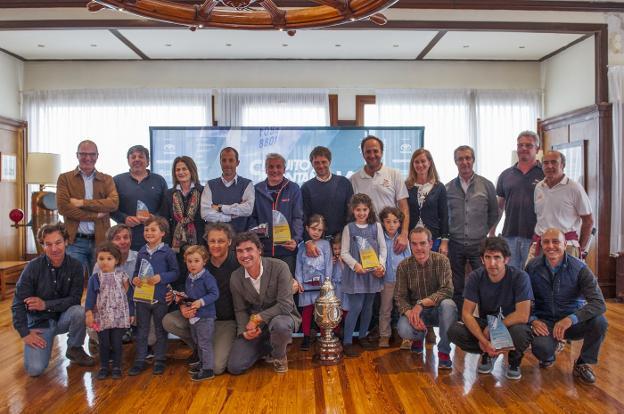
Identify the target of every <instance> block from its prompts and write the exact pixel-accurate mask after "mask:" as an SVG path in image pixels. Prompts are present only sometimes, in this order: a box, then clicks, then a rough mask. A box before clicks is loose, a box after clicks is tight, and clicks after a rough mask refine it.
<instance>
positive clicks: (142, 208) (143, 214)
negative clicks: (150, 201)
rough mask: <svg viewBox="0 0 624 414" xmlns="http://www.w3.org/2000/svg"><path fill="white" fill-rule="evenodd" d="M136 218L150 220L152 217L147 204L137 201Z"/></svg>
mask: <svg viewBox="0 0 624 414" xmlns="http://www.w3.org/2000/svg"><path fill="white" fill-rule="evenodd" d="M136 216H137V217H138V218H140V219H148V218H149V216H150V212H149V209H148V208H147V204H145V203H144V202H142V201H141V200H137V209H136Z"/></svg>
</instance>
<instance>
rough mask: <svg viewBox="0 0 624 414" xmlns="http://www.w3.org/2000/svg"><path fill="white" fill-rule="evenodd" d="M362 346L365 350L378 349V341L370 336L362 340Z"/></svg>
mask: <svg viewBox="0 0 624 414" xmlns="http://www.w3.org/2000/svg"><path fill="white" fill-rule="evenodd" d="M359 342H360V346H361V347H362V348H364V349H377V341H375V340H374V339H372V338H370V336H365V337H363V338H360V341H359Z"/></svg>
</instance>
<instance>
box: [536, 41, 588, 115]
mask: <svg viewBox="0 0 624 414" xmlns="http://www.w3.org/2000/svg"><path fill="white" fill-rule="evenodd" d="M594 62H595V61H594V37H593V36H592V37H590V38H589V39H586V40H584V41H582V42H581V43H578V44H576V45H574V46H572V47H570V48H568V49H566V50H564V51H563V52H561V53H559V54H557V55H555V56H553V57H552V58H550V59H547V60H545V61H544V62H542V64H541V72H542V75H541V76H542V88H543V89H544V118H548V117H551V116H555V115H560V114H562V113H564V112H568V111H572V110H574V109H578V108H582V107H585V106H588V105H593V104H594V103H595V100H596V92H595V81H594V79H595V66H594V65H595V63H594Z"/></svg>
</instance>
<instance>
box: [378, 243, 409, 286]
mask: <svg viewBox="0 0 624 414" xmlns="http://www.w3.org/2000/svg"><path fill="white" fill-rule="evenodd" d="M398 236H399V232H398V231H397V232H396V234H395V235H394V237H393V238H390V237H389V236H388V233H386V232H385V231H384V238H385V239H386V250H387V252H388V255H387V256H386V266H385V267H386V274H385V275H384V283H394V282H396V271H397V267H399V263H401V262H402V261H403V260H404V259H407V258H408V257H410V256H411V255H412V251H411V250H410V248H409V246H407V249H405V250H403V252H402V253H399V254H396V253H395V252H394V241H395V240H396V238H397V237H398Z"/></svg>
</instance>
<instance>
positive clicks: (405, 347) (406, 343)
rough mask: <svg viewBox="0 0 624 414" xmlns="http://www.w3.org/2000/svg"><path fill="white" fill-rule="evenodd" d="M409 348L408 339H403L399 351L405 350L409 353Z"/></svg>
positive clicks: (409, 342) (410, 344)
mask: <svg viewBox="0 0 624 414" xmlns="http://www.w3.org/2000/svg"><path fill="white" fill-rule="evenodd" d="M411 348H412V341H410V340H409V339H404V340H403V341H401V347H400V349H405V350H408V351H409V350H410V349H411Z"/></svg>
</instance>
